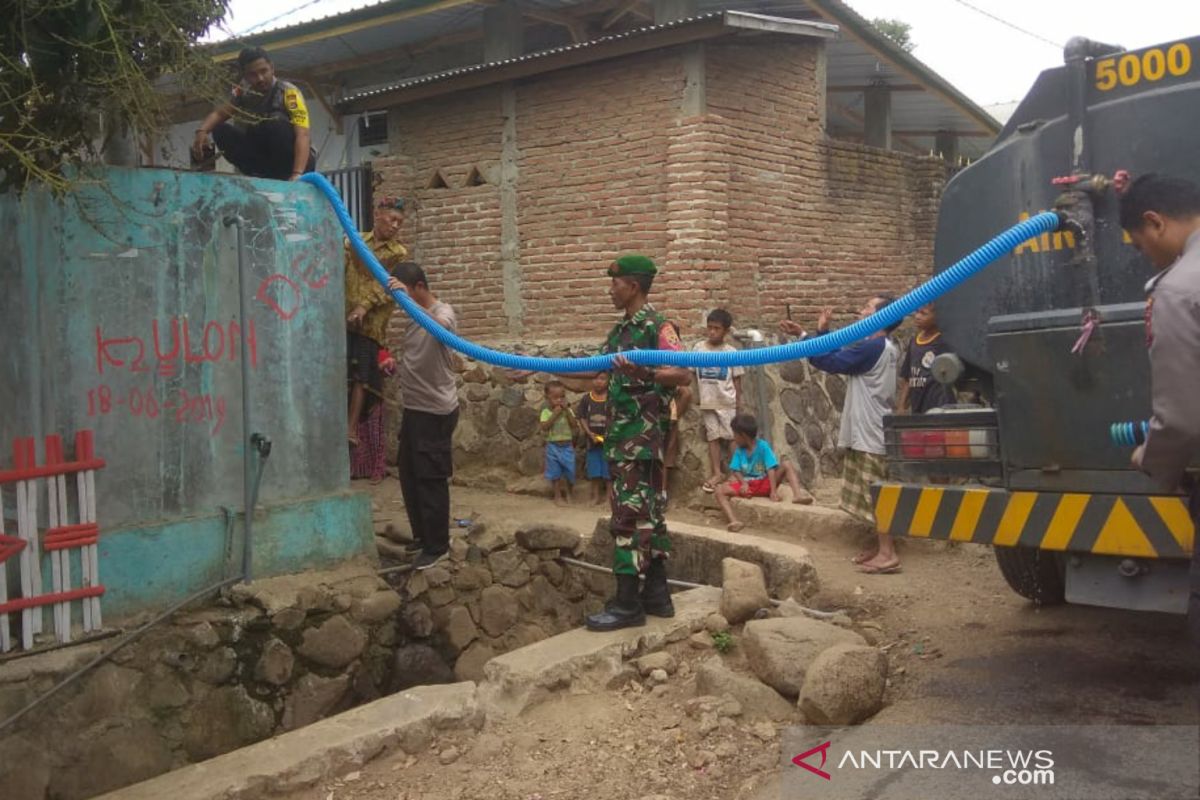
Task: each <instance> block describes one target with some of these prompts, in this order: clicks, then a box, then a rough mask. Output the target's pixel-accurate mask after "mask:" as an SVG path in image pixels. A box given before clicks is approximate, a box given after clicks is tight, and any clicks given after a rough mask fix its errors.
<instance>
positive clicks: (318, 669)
mask: <svg viewBox="0 0 1200 800" xmlns="http://www.w3.org/2000/svg"><path fill="white" fill-rule="evenodd" d="M400 602H401V599H400V596H399V595H398V594H397V593H396V592H395V591H393V590H392V589H390V588H388V587H387V586H386V585H385V584H384V583H383V582H382V581H381V580H380V579H379V578H378V577H377V576H376V575H375V567H374V566H373V565H371V564H367V563H365V562H364V563H363V564H358V565H354V564H351V565H347V566H345V567H342V568H339V569H338V570H336V571H332V572H309V573H302V574H300V575H289V576H283V577H280V578H271V579H267V580H260V581H255V582H254V583H253V584H250V585H248V586H247V585H236V586H234V587H232V588H231V589H230V590H228V591H227V592H225V593H224V594H223V595H222V597H221V598H220V599H219V600H218V601H217V602H216V603H215V604H213V605H210V606H208V607H206V608H201V609H199V610H196V611H187V612H182V613H179V614H176V615H175V616H174V617H172V618H171V619H170V620H168V621H166V622H164V623H163V624H161V625H159V626H157V627H155V628H151V629H150V630H149V631H148V632H147V633H146V634H145V636H144V637H142V638H141V639H139V640H138V641H136V642H134V643H133V644H131V645H130V646H128V647H126V648H125V649H123V650H121V651H119V652H117V653H116V654H114V655H113V656H112V657H111V659H110V660H109V661H107V662H105V663H103V664H101V665H100V666H98V667H96V668H95V669H94V670H92V671H91V672H89V673H86V674H85V676H84V677H83V678H82V679H80V680H79V681H77V682H76V683H75V684H73V685H72V686H70V687H68V688H67V689H65V690H64V691H62V692H61V693H60V694H59V695H58V696H56V697H54V698H52V699H51V700H49V701H48V702H46V703H45V704H43V705H42V706H40V707H39V708H38V709H36V710H35V711H33V712H32V713H31V714H30V715H28V716H26V717H25V718H24V719H22V720H21V721H19V722H18V723H17V725H16V726H15V727H14V728H12V729H10V730H9V731H5V734H4V735H3V736H0V787H2V788H0V794H3V796H4V798H5V800H45V798H54V800H77V799H81V798H86V797H92V796H94V795H97V794H103V793H104V792H106V791H110V790H113V789H117V788H120V787H122V786H126V785H129V784H131V783H136V782H138V781H142V780H145V779H147V778H150V777H153V776H154V775H158V774H160V773H163V772H166V771H168V770H171V769H175V768H177V767H180V766H183V765H185V764H188V763H192V762H196V761H203V760H205V759H208V758H212V757H213V756H216V755H220V754H222V753H226V752H229V751H230V750H234V749H236V748H238V747H242V746H244V745H247V744H250V743H252V742H256V741H259V740H261V739H265V738H267V737H270V736H272V735H274V734H276V733H282V732H284V731H289V730H293V729H295V728H299V727H302V726H304V725H307V724H309V723H311V722H314V721H315V720H318V719H321V718H322V717H326V716H329V715H330V714H333V713H336V712H338V711H342V710H344V709H346V708H349V707H350V706H352V705H357V704H358V703H362V702H366V701H369V700H373V699H375V698H377V697H380V696H382V695H383V694H386V693H388V692H389V691H391V690H392V683H393V675H392V666H393V663H394V659H393V650H394V647H395V645H396V642H397V631H396V611H397V609H398V608H399V606H400ZM112 644H113V641H112V640H105V641H100V642H96V643H93V644H83V645H75V646H71V647H67V648H63V649H61V650H57V651H52V652H48V653H42V654H35V655H30V656H24V657H22V658H19V659H15V660H10V661H7V662H5V663H2V664H0V719H6V718H8V717H9V715H10V714H12V713H14V712H15V711H17V710H18V709H20V708H22V707H24V706H25V705H26V704H27V703H28V702H30V701H31V700H33V699H34V698H35V697H38V696H40V695H42V694H44V693H45V692H47V691H48V690H49V689H50V688H51V687H52V686H54V685H55V684H56V683H57V682H58V681H60V680H61V679H63V678H64V677H65V676H66V675H67V674H69V673H71V672H72V671H74V670H75V669H77V668H79V667H80V666H82V665H83V664H84V663H85V662H87V661H89V660H91V659H92V658H94V657H95V656H96V655H97V654H98V653H99V652H102V651H104V650H107V649H108V648H109V647H111V645H112Z"/></svg>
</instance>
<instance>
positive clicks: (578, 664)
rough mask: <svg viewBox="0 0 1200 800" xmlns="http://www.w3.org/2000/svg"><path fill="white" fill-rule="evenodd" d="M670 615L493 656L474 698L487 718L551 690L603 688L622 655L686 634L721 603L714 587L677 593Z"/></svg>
mask: <svg viewBox="0 0 1200 800" xmlns="http://www.w3.org/2000/svg"><path fill="white" fill-rule="evenodd" d="M673 600H674V603H675V616H674V617H673V618H672V619H660V618H658V617H647V621H646V625H645V626H644V627H640V628H625V629H623V630H619V631H609V632H605V633H596V632H593V631H589V630H586V629H583V628H577V629H575V630H573V631H568V632H566V633H562V634H559V635H558V636H552V637H550V638H549V639H543V640H542V641H540V642H537V643H535V644H532V645H529V646H528V647H522V648H521V649H519V650H514V651H512V652H510V653H505V654H503V655H500V656H496V657H495V658H493V659H492V660H491V661H489V662H488V663H487V664H486V665H485V666H484V668H483V670H484V675H485V676H486V677H485V680H484V682H483V683H481V684H480V686H479V700H480V704H481V705H482V707H483V708H484V709H485V711H486V713H487V715H488V717H489V718H492V717H493V716H496V717H513V716H516V715H518V714H520V713H521V712H523V711H525V710H526V709H528V708H530V707H531V706H534V705H536V704H538V703H540V702H542V701H544V700H546V699H548V698H549V697H550V696H551V695H552V694H553V693H555V692H559V691H563V690H568V689H574V690H593V689H603V688H604V687H605V686H606V685H608V684H609V682H610V681H612V680H613V679H614V678H616V677H617V676H618V675H620V674H621V672H622V671H623V670H625V669H627V667H626V666H625V665H624V660H625V659H628V658H632V657H634V656H638V655H642V654H644V653H649V652H652V651H654V650H658V649H660V648H662V647H663V646H664V645H666V644H668V643H670V642H678V641H682V640H683V639H686V638H687V637H688V636H689V635H691V634H692V633H694V632H696V631H698V630H700V629H701V628H703V627H704V620H705V618H707V617H708V615H709V614H713V613H716V612H717V611H718V609H719V608H720V605H721V592H720V590H719V589H713V588H707V587H706V588H703V589H691V590H688V591H686V592H680V593H678V594H676V595H675V596H674V598H673Z"/></svg>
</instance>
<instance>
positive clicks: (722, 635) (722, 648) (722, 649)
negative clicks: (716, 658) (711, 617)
mask: <svg viewBox="0 0 1200 800" xmlns="http://www.w3.org/2000/svg"><path fill="white" fill-rule="evenodd" d="M712 640H713V647H715V648H717V652H718V653H721V654H722V655H724V654H725V653H728V652H729V651H730V650H732V649H733V635H732V634H730V633H729V631H718V632H717V633H714V634H713V635H712Z"/></svg>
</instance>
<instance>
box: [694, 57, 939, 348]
mask: <svg viewBox="0 0 1200 800" xmlns="http://www.w3.org/2000/svg"><path fill="white" fill-rule="evenodd" d="M817 56H818V51H817V50H816V49H815V48H812V47H796V46H793V45H790V44H786V43H779V44H772V45H768V46H762V45H758V46H753V45H747V44H742V43H737V42H729V43H724V44H719V45H713V46H710V47H709V48H708V58H707V77H708V111H709V115H710V116H712V117H715V118H717V119H719V120H720V123H721V126H722V127H723V128H724V135H723V137H722V140H723V142H724V143H725V147H726V148H727V151H726V156H727V158H728V164H729V168H728V190H727V196H728V210H727V214H728V225H727V227H728V233H727V238H726V243H727V247H726V250H725V252H726V253H727V262H728V264H729V269H730V271H731V272H732V274H733V275H734V276H735V278H734V285H736V286H737V287H738V291H737V292H734V293H731V304H732V306H733V310H734V312H735V315H736V316H738V317H740V318H741V319H742V320H743V321H746V322H755V323H758V324H762V325H767V326H773V325H774V323H775V322H776V321H777V320H779V319H781V318H782V317H783V316H784V315H785V314H786V311H787V309H788V306H790V307H791V310H792V313H793V316H795V317H796V318H797V319H798V320H802V321H804V322H811V321H814V320H815V317H816V315H817V313H818V311H819V309H821V308H822V307H824V306H833V307H834V308H835V309H838V310H839V311H842V312H845V313H853V312H854V311H855V310H856V309H858V308H859V307H860V306H861V303H862V300H863V299H865V298H864V295H865V294H867V293H870V292H874V291H892V292H901V291H904V290H906V289H908V288H911V287H912V286H913V285H915V284H916V283H917V282H919V281H920V280H921V279H923V278H924V277H927V276H928V275H929V274H930V272H931V270H932V266H933V264H932V255H933V232H934V226H935V224H936V216H937V206H938V198H939V197H940V195H941V189H942V183H943V180H944V176H945V167H944V166H943V164H942V162H941V161H940V160H937V159H932V158H919V157H913V156H909V155H904V154H901V153H897V152H889V151H884V150H879V149H877V148H870V147H866V146H863V145H857V144H851V143H846V142H840V141H835V140H830V139H827V138H826V137H825V135H824V133H823V131H822V130H821V127H820V112H819V109H820V104H821V103H823V102H824V99H823V97H822V96H821V93H820V92H819V87H818V83H817V80H818V78H817Z"/></svg>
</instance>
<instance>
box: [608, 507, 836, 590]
mask: <svg viewBox="0 0 1200 800" xmlns="http://www.w3.org/2000/svg"><path fill="white" fill-rule="evenodd" d="M667 528H668V530H669V531H670V533H671V560H670V561H669V562H668V569H667V574H668V577H670V578H676V579H679V580H685V581H691V582H693V583H703V584H707V585H709V586H720V585H721V581H722V580H723V571H722V568H721V562H722V561H723V560H724V559H726V558H736V559H738V560H739V561H748V562H750V563H751V564H758V565H759V566H760V567H762V570H763V577H764V578H765V579H766V582H767V592H768V593H769V594H770V595H771V597H773V598H775V599H777V600H784V599H786V598H788V597H794V598H795V599H796V600H797V601H799V602H804V600H805V599H806V598H808V597H811V596H812V595H814V594H816V593H817V591H818V590H819V589H820V582H819V580H818V578H817V570H816V567H815V566H814V565H813V560H812V556H811V555H810V554H809V552H808V548H806V547H804V545H801V544H796V543H793V542H786V541H780V540H778V539H769V538H766V537H764V536H757V535H755V534H754V533H753V532H750V531H749V530H747V531H744V532H741V533H730V532H729V531H726V530H722V529H720V528H714V527H709V526H707V525H691V524H688V523H686V522H677V521H675V520H670V519H668V522H667ZM585 557H586V558H587V560H588V561H591V562H592V563H595V564H608V563H610V562H611V560H612V536H611V535H610V534H609V530H608V518H607V517H601V518H600V519H598V520H597V521H596V524H595V528H594V529H593V531H592V535H591V537H590V538H589V539H588V540H587V545H586V548H585Z"/></svg>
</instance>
